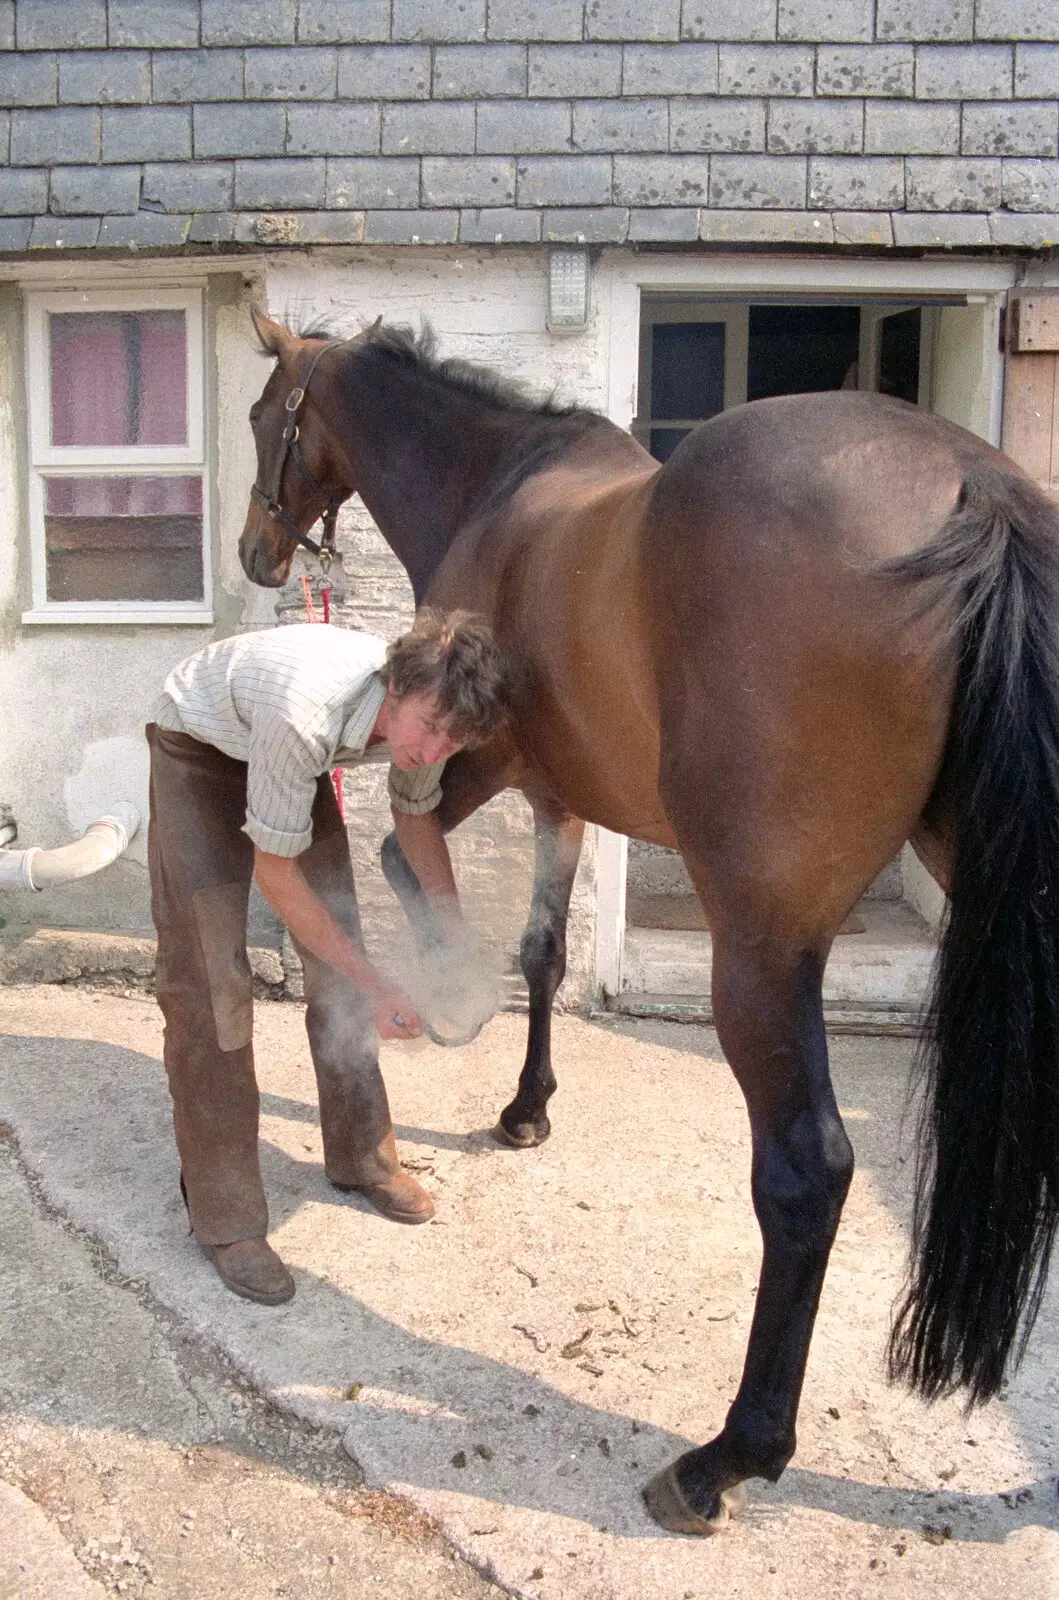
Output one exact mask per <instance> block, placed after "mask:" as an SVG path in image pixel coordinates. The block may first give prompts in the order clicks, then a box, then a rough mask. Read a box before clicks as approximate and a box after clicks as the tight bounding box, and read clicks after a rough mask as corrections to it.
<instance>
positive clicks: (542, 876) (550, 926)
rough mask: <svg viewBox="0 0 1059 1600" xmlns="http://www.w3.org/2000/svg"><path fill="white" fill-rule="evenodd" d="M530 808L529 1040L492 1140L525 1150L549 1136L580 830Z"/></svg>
mask: <svg viewBox="0 0 1059 1600" xmlns="http://www.w3.org/2000/svg"><path fill="white" fill-rule="evenodd" d="M529 800H530V804H531V805H532V807H533V821H534V837H535V845H536V849H535V860H534V871H533V899H532V902H531V904H530V914H529V921H528V922H527V923H526V927H525V930H524V932H523V934H522V943H521V946H520V949H519V958H520V962H521V966H522V972H523V976H524V977H525V979H526V982H527V984H528V985H529V1040H528V1043H527V1047H526V1061H525V1065H524V1066H523V1068H522V1073H521V1075H520V1077H519V1080H518V1092H517V1093H516V1095H515V1098H514V1099H513V1100H512V1102H511V1104H510V1105H507V1106H505V1107H504V1109H503V1111H501V1113H500V1122H499V1125H498V1127H497V1130H496V1131H497V1136H498V1138H500V1139H502V1140H503V1141H504V1143H505V1144H510V1145H514V1146H515V1147H516V1149H520V1150H524V1149H528V1148H530V1147H531V1146H532V1145H537V1144H543V1142H544V1140H545V1139H547V1137H548V1135H549V1133H551V1131H552V1127H551V1123H550V1122H549V1121H548V1114H547V1105H548V1101H549V1100H550V1098H551V1096H552V1095H553V1094H554V1093H555V1088H556V1084H555V1074H554V1072H553V1071H552V1002H553V1001H554V999H555V993H556V990H557V989H558V987H559V985H560V984H561V983H562V981H563V975H564V973H565V972H566V918H567V913H568V912H569V909H570V894H571V891H572V889H573V886H574V875H575V873H576V872H577V863H578V859H579V857H580V855H581V841H582V839H583V838H584V833H585V825H584V823H583V822H582V821H581V820H580V818H578V817H573V816H571V815H570V813H569V812H568V811H564V810H563V809H562V807H560V806H558V805H556V804H555V803H554V802H552V801H547V800H543V799H539V798H537V797H535V796H533V795H530V796H529Z"/></svg>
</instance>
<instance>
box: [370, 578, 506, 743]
mask: <svg viewBox="0 0 1059 1600" xmlns="http://www.w3.org/2000/svg"><path fill="white" fill-rule="evenodd" d="M385 677H386V681H387V684H388V686H389V688H390V690H391V691H392V693H393V694H395V695H396V696H397V698H398V700H403V699H404V698H405V697H406V696H407V695H419V694H433V695H436V697H437V706H438V715H439V716H440V717H442V718H443V719H444V721H445V723H446V726H447V727H448V730H449V732H450V734H451V736H452V737H453V738H454V739H458V740H459V741H460V743H461V744H463V745H469V746H474V745H479V744H484V743H485V742H486V741H487V740H488V739H491V738H492V737H493V735H494V734H496V733H498V732H499V731H500V729H501V728H502V727H503V726H504V724H505V722H506V721H507V714H508V684H507V677H506V674H505V671H504V663H503V660H502V658H501V655H500V651H499V650H498V649H497V646H496V641H495V640H494V638H493V635H492V631H491V629H490V627H489V624H488V623H487V622H486V621H485V619H484V617H478V616H475V615H474V614H473V613H472V612H470V611H450V612H448V613H443V612H440V611H434V610H431V609H430V608H429V607H428V608H426V609H424V610H422V611H420V612H419V614H418V615H417V617H416V620H415V623H414V625H413V627H412V629H411V631H410V632H409V633H406V634H402V636H401V638H400V639H395V640H394V642H393V644H391V646H390V648H389V649H388V650H387V652H386V667H385Z"/></svg>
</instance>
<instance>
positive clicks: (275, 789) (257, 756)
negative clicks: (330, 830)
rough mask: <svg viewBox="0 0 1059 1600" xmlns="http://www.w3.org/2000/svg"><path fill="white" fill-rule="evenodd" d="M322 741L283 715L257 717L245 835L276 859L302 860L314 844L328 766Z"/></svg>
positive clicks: (247, 799)
mask: <svg viewBox="0 0 1059 1600" xmlns="http://www.w3.org/2000/svg"><path fill="white" fill-rule="evenodd" d="M327 754H328V752H327V750H326V748H325V747H324V746H323V744H322V742H321V740H320V739H318V738H317V739H314V738H313V736H312V734H311V733H309V734H306V733H302V732H301V731H299V730H298V729H297V728H295V727H294V726H293V724H292V723H290V722H289V721H287V720H286V718H284V717H283V716H281V715H273V716H270V715H267V714H262V715H260V716H257V717H255V719H254V724H253V729H252V732H251V738H250V755H249V761H248V765H247V777H246V821H245V823H244V824H243V832H244V833H246V834H248V835H249V837H250V838H251V839H252V840H253V842H254V844H256V845H257V847H258V849H259V850H264V851H267V853H268V854H269V855H273V856H287V857H291V856H300V855H301V853H302V851H303V850H308V848H309V846H310V845H311V844H312V842H313V802H314V801H315V799H316V780H317V778H318V777H319V775H320V773H321V772H322V771H323V770H324V769H325V767H326V765H327Z"/></svg>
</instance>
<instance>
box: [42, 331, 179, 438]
mask: <svg viewBox="0 0 1059 1600" xmlns="http://www.w3.org/2000/svg"><path fill="white" fill-rule="evenodd" d="M50 333H51V390H52V417H51V423H52V443H53V444H55V445H83V446H91V445H175V444H184V443H185V442H186V441H187V338H186V330H185V324H184V313H183V312H182V311H93V312H82V311H75V312H62V313H58V314H56V315H54V316H52V317H51V319H50Z"/></svg>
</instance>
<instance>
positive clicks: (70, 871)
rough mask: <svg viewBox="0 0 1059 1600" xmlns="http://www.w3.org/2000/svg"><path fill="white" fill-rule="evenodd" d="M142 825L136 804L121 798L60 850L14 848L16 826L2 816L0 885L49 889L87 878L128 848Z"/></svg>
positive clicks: (4, 886)
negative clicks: (59, 884) (10, 846)
mask: <svg viewBox="0 0 1059 1600" xmlns="http://www.w3.org/2000/svg"><path fill="white" fill-rule="evenodd" d="M139 826H140V813H139V812H138V811H137V809H136V807H135V806H132V805H129V804H127V802H126V801H124V800H121V801H119V802H118V804H117V805H115V806H113V807H112V808H111V810H110V811H108V812H107V813H106V815H105V816H102V817H100V818H99V820H98V822H93V823H92V825H91V827H89V828H88V829H87V830H86V831H85V833H84V835H83V837H82V838H80V839H77V840H75V842H74V843H73V844H64V845H61V846H60V847H59V848H58V849H57V850H38V849H36V848H32V847H31V848H30V849H29V850H11V849H9V848H8V846H9V845H10V842H11V840H12V839H14V838H15V837H16V833H17V830H16V827H15V824H14V822H13V821H12V820H11V819H10V817H8V816H5V817H2V818H0V889H46V888H48V887H50V886H51V885H52V884H55V883H73V881H74V880H75V879H76V878H88V877H90V876H91V874H92V873H93V872H99V870H100V869H101V868H102V867H109V866H110V864H111V862H112V861H116V860H117V859H118V857H119V856H120V855H121V854H122V853H123V851H125V850H126V849H127V848H128V844H129V840H130V839H131V838H132V837H133V835H134V834H135V832H136V830H137V829H138V828H139Z"/></svg>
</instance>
